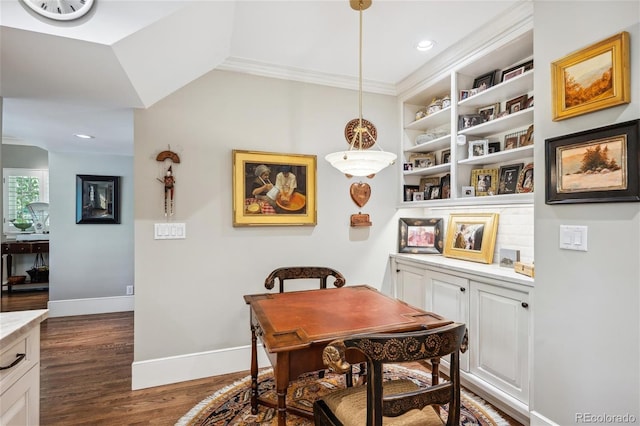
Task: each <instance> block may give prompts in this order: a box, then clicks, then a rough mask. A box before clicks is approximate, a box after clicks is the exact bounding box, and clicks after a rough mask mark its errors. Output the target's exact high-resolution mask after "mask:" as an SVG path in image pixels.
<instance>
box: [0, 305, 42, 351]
mask: <svg viewBox="0 0 640 426" xmlns="http://www.w3.org/2000/svg"><path fill="white" fill-rule="evenodd" d="M48 316H49V310H48V309H37V310H32V311H17V312H0V347H6V345H8V344H10V343H11V342H12V341H13V340H15V339H17V338H18V337H20V336H23V335H24V334H26V333H28V332H29V331H30V330H31V329H33V328H34V327H37V326H38V325H40V323H41V322H42V321H44V320H45V319H47V317H48Z"/></svg>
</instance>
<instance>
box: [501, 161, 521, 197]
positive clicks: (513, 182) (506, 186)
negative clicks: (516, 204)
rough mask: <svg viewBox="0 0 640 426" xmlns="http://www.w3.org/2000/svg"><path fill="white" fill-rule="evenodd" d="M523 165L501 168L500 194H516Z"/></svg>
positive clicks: (510, 165)
mask: <svg viewBox="0 0 640 426" xmlns="http://www.w3.org/2000/svg"><path fill="white" fill-rule="evenodd" d="M523 166H524V164H523V163H517V164H509V165H507V166H500V172H499V181H498V194H515V193H516V191H517V188H518V178H519V177H520V171H521V170H522V167H523Z"/></svg>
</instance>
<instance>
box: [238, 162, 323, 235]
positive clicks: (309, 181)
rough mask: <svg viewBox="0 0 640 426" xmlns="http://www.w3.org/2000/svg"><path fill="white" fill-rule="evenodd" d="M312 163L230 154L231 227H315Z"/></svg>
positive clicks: (313, 172)
mask: <svg viewBox="0 0 640 426" xmlns="http://www.w3.org/2000/svg"><path fill="white" fill-rule="evenodd" d="M316 161H317V160H316V156H315V155H302V154H278V153H271V152H258V151H240V150H233V226H286V225H315V224H316V222H317V204H316V170H317V164H316Z"/></svg>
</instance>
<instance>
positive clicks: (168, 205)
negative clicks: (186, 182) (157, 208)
mask: <svg viewBox="0 0 640 426" xmlns="http://www.w3.org/2000/svg"><path fill="white" fill-rule="evenodd" d="M170 149H171V147H169V149H168V150H166V151H162V152H161V153H160V154H158V155H157V157H156V161H162V162H164V163H167V162H169V163H170V164H169V167H168V168H167V170H166V172H165V174H164V176H163V177H162V179H161V178H157V179H158V181H160V182H161V183H162V184H164V216H165V217H167V216H173V214H174V213H175V209H174V207H175V205H174V201H173V199H174V191H175V183H176V178H175V177H174V176H173V164H178V163H180V157H179V156H178V154H176V153H175V152H173V151H171V150H170Z"/></svg>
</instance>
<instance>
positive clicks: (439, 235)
mask: <svg viewBox="0 0 640 426" xmlns="http://www.w3.org/2000/svg"><path fill="white" fill-rule="evenodd" d="M442 221H443V219H442V218H424V219H422V218H400V220H399V221H398V253H413V254H441V253H442V249H443V246H444V244H443V237H444V233H443V224H442Z"/></svg>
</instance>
